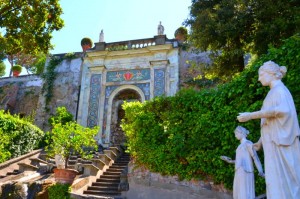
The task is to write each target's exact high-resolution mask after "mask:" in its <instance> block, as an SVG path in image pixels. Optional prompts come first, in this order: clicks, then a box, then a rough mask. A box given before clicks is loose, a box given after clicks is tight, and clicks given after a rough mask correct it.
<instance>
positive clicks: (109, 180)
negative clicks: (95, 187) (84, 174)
mask: <svg viewBox="0 0 300 199" xmlns="http://www.w3.org/2000/svg"><path fill="white" fill-rule="evenodd" d="M96 182H110V183H119V182H120V178H118V179H111V178H104V177H102V176H101V177H100V178H98V179H97V180H96Z"/></svg>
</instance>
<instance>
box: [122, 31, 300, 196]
mask: <svg viewBox="0 0 300 199" xmlns="http://www.w3.org/2000/svg"><path fill="white" fill-rule="evenodd" d="M268 60H273V61H275V62H276V63H278V64H279V65H284V66H286V67H287V69H288V72H287V76H286V77H285V78H284V79H283V82H284V83H285V85H286V86H287V87H288V88H289V89H290V91H291V93H292V95H293V98H294V101H295V105H296V109H297V112H298V113H299V112H300V87H299V82H300V77H299V74H300V36H299V35H295V36H293V37H291V38H289V39H287V40H286V41H285V43H284V45H283V46H282V47H281V48H270V49H269V53H268V54H266V55H263V56H262V57H260V58H259V59H257V60H256V61H254V62H253V63H252V64H251V65H250V66H249V67H248V68H247V69H245V71H243V72H242V73H240V74H239V75H238V76H237V77H235V78H234V79H233V80H232V81H231V82H229V83H227V84H223V85H220V86H218V87H217V88H211V89H203V90H201V91H199V92H197V91H194V90H181V91H180V92H178V93H177V94H176V96H173V97H157V98H155V99H153V100H151V101H147V102H145V103H143V104H142V103H140V102H131V103H125V104H124V105H123V108H124V110H125V118H124V119H123V121H122V128H123V130H124V131H125V133H126V135H127V139H128V143H127V144H128V150H129V151H130V153H131V155H132V156H133V157H134V159H135V162H136V164H137V165H139V166H145V167H147V168H148V169H150V170H151V171H153V172H159V173H161V174H163V175H178V176H179V177H180V178H181V179H192V178H194V179H207V180H213V181H214V182H215V183H221V184H224V185H225V187H227V188H232V183H233V177H234V166H233V165H230V164H227V163H225V162H224V161H222V160H221V159H220V156H221V155H226V156H229V157H231V158H233V159H234V158H235V150H236V148H237V146H238V145H239V141H238V140H237V139H236V138H235V136H234V129H235V128H236V126H238V125H241V126H244V127H245V128H247V129H248V130H249V131H250V135H249V136H248V139H249V140H252V141H253V142H256V141H257V140H258V139H259V137H260V121H259V120H252V121H249V122H247V123H239V122H238V121H237V119H236V117H237V115H238V113H240V112H247V111H249V112H251V111H256V110H260V108H261V105H262V101H263V99H264V98H265V96H266V94H267V92H268V88H266V87H263V86H262V85H261V84H260V83H259V82H258V68H259V67H260V66H261V65H262V64H263V63H264V62H265V61H268ZM298 118H299V114H298ZM259 156H260V159H261V161H262V162H263V153H262V152H259ZM255 172H257V171H255ZM256 191H257V193H258V194H261V193H264V192H265V182H264V179H263V178H260V177H258V176H257V173H256Z"/></svg>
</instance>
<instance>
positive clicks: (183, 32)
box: [174, 26, 188, 43]
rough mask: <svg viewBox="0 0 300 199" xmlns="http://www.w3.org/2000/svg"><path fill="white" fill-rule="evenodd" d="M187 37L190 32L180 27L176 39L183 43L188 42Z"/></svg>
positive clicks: (176, 32) (175, 34)
mask: <svg viewBox="0 0 300 199" xmlns="http://www.w3.org/2000/svg"><path fill="white" fill-rule="evenodd" d="M187 35H188V31H187V29H186V28H185V27H183V26H181V27H179V28H178V29H177V30H176V31H175V33H174V36H175V39H177V40H178V41H179V42H181V43H182V42H184V41H186V39H187Z"/></svg>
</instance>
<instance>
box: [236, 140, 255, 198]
mask: <svg viewBox="0 0 300 199" xmlns="http://www.w3.org/2000/svg"><path fill="white" fill-rule="evenodd" d="M254 153H255V152H254V151H253V143H252V142H250V141H249V140H245V141H244V142H242V143H241V144H240V145H239V146H238V148H237V149H236V156H235V174H234V181H233V198H234V199H254V198H255V190H254V168H253V163H252V157H253V158H254V156H255V154H254Z"/></svg>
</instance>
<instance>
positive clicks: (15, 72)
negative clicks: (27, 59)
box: [11, 65, 22, 77]
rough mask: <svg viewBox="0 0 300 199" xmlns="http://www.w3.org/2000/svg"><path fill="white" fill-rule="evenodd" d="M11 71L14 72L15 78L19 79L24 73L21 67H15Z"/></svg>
mask: <svg viewBox="0 0 300 199" xmlns="http://www.w3.org/2000/svg"><path fill="white" fill-rule="evenodd" d="M11 70H12V72H13V76H14V77H18V76H19V75H20V73H21V72H22V66H21V65H14V66H13V67H12V68H11Z"/></svg>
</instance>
